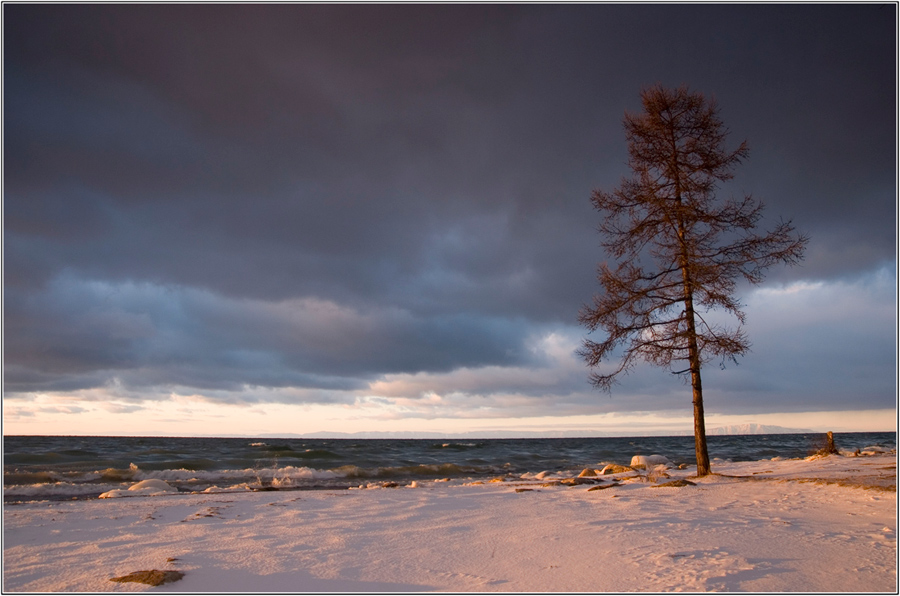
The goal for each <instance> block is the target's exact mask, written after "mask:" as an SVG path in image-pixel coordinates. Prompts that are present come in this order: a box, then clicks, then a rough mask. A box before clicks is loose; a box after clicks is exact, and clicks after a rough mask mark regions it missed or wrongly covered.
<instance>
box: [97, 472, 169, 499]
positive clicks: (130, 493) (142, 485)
mask: <svg viewBox="0 0 900 596" xmlns="http://www.w3.org/2000/svg"><path fill="white" fill-rule="evenodd" d="M132 465H133V464H132ZM177 492H178V489H175V488H173V487H171V486H169V483H168V482H166V481H165V480H159V479H157V478H150V479H148V480H141V481H140V482H137V483H135V484H133V485H131V486H129V487H128V488H127V489H125V490H122V489H116V490H110V491H107V492H105V493H103V494H102V495H100V498H101V499H113V498H117V497H158V496H160V495H165V494H168V493H177Z"/></svg>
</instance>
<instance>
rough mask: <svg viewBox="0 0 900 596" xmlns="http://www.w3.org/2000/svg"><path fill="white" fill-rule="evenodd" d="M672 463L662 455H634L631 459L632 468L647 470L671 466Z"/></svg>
mask: <svg viewBox="0 0 900 596" xmlns="http://www.w3.org/2000/svg"><path fill="white" fill-rule="evenodd" d="M671 465H672V462H670V461H669V458H668V457H665V456H664V455H635V456H634V457H632V458H631V467H632V468H644V469H647V470H649V469H650V468H654V467H656V466H671Z"/></svg>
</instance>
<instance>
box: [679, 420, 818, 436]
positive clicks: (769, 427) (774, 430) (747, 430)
mask: <svg viewBox="0 0 900 596" xmlns="http://www.w3.org/2000/svg"><path fill="white" fill-rule="evenodd" d="M814 432H816V431H814V430H810V429H808V428H785V427H783V426H775V425H774V424H754V423H752V422H750V423H747V424H732V425H729V426H718V427H716V428H708V429H706V434H707V435H788V434H806V433H814ZM686 434H693V431H692V432H689V433H686Z"/></svg>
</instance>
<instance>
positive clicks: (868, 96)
mask: <svg viewBox="0 0 900 596" xmlns="http://www.w3.org/2000/svg"><path fill="white" fill-rule="evenodd" d="M3 10H4V105H5V112H4V145H5V153H4V221H5V224H4V271H5V273H4V282H5V286H6V298H5V305H4V307H5V331H4V335H5V337H4V339H5V342H6V345H5V359H6V362H5V363H6V365H7V376H6V388H7V389H8V390H12V391H17V392H19V391H21V392H28V391H46V390H49V389H50V388H58V389H66V388H69V389H71V388H84V387H91V386H102V385H103V383H105V382H108V381H109V379H110V378H113V377H115V378H117V379H120V380H121V379H124V380H125V381H126V382H128V383H130V384H131V385H133V386H142V387H143V386H167V385H183V386H191V387H197V388H201V389H203V388H206V389H210V390H213V389H222V388H231V387H240V386H244V385H250V386H264V387H302V388H311V389H325V390H331V389H334V390H351V389H354V388H359V387H362V386H365V385H366V383H368V382H370V381H372V380H373V379H377V378H379V376H380V375H387V374H401V373H415V372H417V371H421V372H428V373H435V374H437V373H446V372H448V371H452V370H455V369H459V368H460V367H477V366H521V367H529V366H537V365H536V364H535V360H534V358H535V355H534V354H533V352H532V351H530V350H529V346H530V342H533V340H534V337H535V336H536V335H539V334H540V333H543V332H546V331H547V330H548V329H550V328H551V327H553V326H570V325H573V324H574V322H575V317H576V313H577V311H578V309H579V307H580V306H581V304H582V303H584V302H586V301H588V300H589V299H590V296H591V295H592V293H593V292H595V291H596V289H597V288H596V285H595V281H594V269H595V265H596V263H597V261H599V260H602V259H603V255H602V254H600V253H599V250H598V248H597V237H596V234H595V232H594V226H595V223H596V221H595V217H596V215H595V214H594V213H593V211H592V210H591V207H590V203H589V201H588V196H589V194H590V191H591V189H593V188H597V187H603V188H610V187H612V186H614V185H615V184H617V183H618V180H619V178H620V177H621V176H622V175H624V174H626V173H627V172H626V168H625V164H624V162H625V158H626V156H625V143H624V138H623V133H622V129H621V119H622V114H623V111H624V110H626V109H629V110H636V109H638V108H639V103H638V102H639V96H638V93H639V90H640V89H641V87H643V86H647V85H650V84H654V83H657V82H659V83H662V84H666V85H678V84H681V83H687V84H689V85H690V86H691V87H692V88H693V89H697V90H700V91H703V92H705V93H708V94H711V95H714V96H715V97H716V98H717V99H718V101H719V103H720V106H721V109H722V116H723V118H724V120H725V122H726V123H727V124H728V126H729V127H730V128H731V129H732V131H733V135H734V141H735V142H739V141H740V140H741V139H744V138H746V139H748V141H749V144H750V147H751V156H750V160H749V161H748V162H747V164H746V165H745V166H743V167H742V168H740V170H739V171H738V172H737V178H736V179H735V181H734V183H733V185H732V186H731V187H729V188H727V189H724V190H725V192H735V193H743V192H752V193H753V194H754V195H755V196H757V197H759V198H761V199H763V200H764V202H765V203H766V204H767V205H768V211H767V213H768V214H769V215H770V216H771V217H775V218H777V217H778V216H782V215H783V216H785V217H788V218H793V219H794V221H795V223H796V224H797V225H798V227H799V228H801V229H802V230H803V231H805V232H808V233H809V234H810V235H811V237H812V242H811V244H810V247H809V250H808V256H807V261H806V262H805V263H804V266H803V267H800V268H795V269H789V270H782V271H777V272H773V274H772V279H773V280H775V281H780V282H785V283H786V282H790V281H792V280H798V279H811V280H837V279H844V278H848V277H853V276H856V275H858V274H859V272H862V271H871V270H875V269H876V268H878V267H882V266H884V265H885V264H886V263H891V262H892V261H893V259H894V256H895V254H894V253H895V198H896V189H895V165H896V164H895V132H896V125H895V112H896V94H895V88H896V65H895V56H896V45H895V44H896V35H895V28H896V7H895V6H893V5H884V6H881V5H787V6H779V5H716V6H706V5H681V6H665V5H577V6H559V7H558V6H531V5H522V6H506V5H502V6H485V5H421V6H400V5H392V6H379V5H277V4H276V5H153V4H150V5H15V4H8V5H4V7H3ZM165 288H169V289H170V291H171V294H170V295H169V296H168V298H166V297H165V296H162V295H161V294H160V292H162V291H163V290H164V289H165ZM106 290H108V291H110V292H118V294H115V295H114V296H113V297H112V298H110V299H109V300H107V299H106V298H104V297H103V295H102V294H103V291H106ZM323 305H324V306H323ZM292 308H293V309H295V310H296V311H297V312H298V313H300V314H299V315H297V316H299V317H300V319H302V322H296V321H295V323H296V325H295V326H291V325H288V324H285V320H293V319H290V316H289V315H287V314H285V313H286V312H287V311H288V310H289V309H292ZM316 308H326V310H327V309H335V310H334V312H338V313H341V317H345V318H340V317H338V318H337V319H334V320H332V319H329V318H328V317H326V316H324V315H322V314H321V312H320V311H317V310H316ZM279 309H280V310H279ZM273 312H277V313H278V314H277V315H275V314H272V313H273ZM329 312H331V311H329ZM332 314H334V313H332ZM748 314H749V316H750V319H751V321H752V320H753V317H754V313H753V312H750V313H748ZM286 317H287V318H286ZM148 371H151V372H148ZM329 399H330V398H329Z"/></svg>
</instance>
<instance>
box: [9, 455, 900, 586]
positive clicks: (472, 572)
mask: <svg viewBox="0 0 900 596" xmlns="http://www.w3.org/2000/svg"><path fill="white" fill-rule="evenodd" d="M714 472H715V473H714V474H713V475H712V476H709V477H704V478H695V477H692V471H691V470H689V469H688V470H678V469H670V470H668V471H667V474H668V475H669V477H668V478H665V479H660V482H666V481H669V482H671V481H675V480H687V481H689V482H693V484H686V485H684V486H681V487H667V486H658V485H657V484H656V483H653V482H650V481H648V480H647V479H646V478H645V477H636V476H634V475H633V474H627V473H626V474H617V475H613V476H611V477H604V478H603V479H602V480H601V481H600V482H598V483H584V484H575V485H572V486H570V485H566V484H559V483H558V482H542V481H541V479H516V480H514V481H506V482H493V483H492V482H484V483H464V484H449V483H441V482H427V483H426V482H423V483H419V484H418V485H417V486H416V487H415V488H411V487H409V486H398V487H396V488H370V489H362V490H316V491H304V490H300V491H297V490H290V491H258V492H226V493H210V494H171V495H167V496H150V497H128V498H113V499H89V500H77V501H43V502H28V503H18V504H4V571H3V588H4V591H6V592H18V591H26V592H63V591H86V592H122V591H145V590H155V591H166V592H249V593H252V592H273V591H275V592H277V591H287V592H348V591H349V592H399V591H405V592H431V591H455V592H494V591H501V592H556V591H575V592H585V591H586V592H597V591H609V592H634V591H638V592H658V591H670V590H686V591H762V592H791V591H804V592H807V591H812V592H815V591H825V592H835V591H838V592H841V591H850V592H860V591H862V592H895V591H896V589H897V564H896V554H897V538H896V531H897V524H896V522H897V520H896V455H894V454H890V455H887V454H885V455H875V456H866V457H842V456H829V457H825V458H818V459H816V458H807V459H802V460H780V461H754V462H739V463H729V462H721V463H719V464H718V465H717V466H716V467H715V468H714ZM598 487H599V488H598ZM142 570H160V571H179V572H181V573H183V574H184V575H183V577H182V578H181V579H179V580H177V581H174V582H172V583H166V584H163V585H161V586H159V587H150V586H148V585H145V584H140V583H117V582H114V581H111V580H112V579H113V578H116V577H122V576H126V575H127V574H130V573H133V572H136V571H142Z"/></svg>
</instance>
